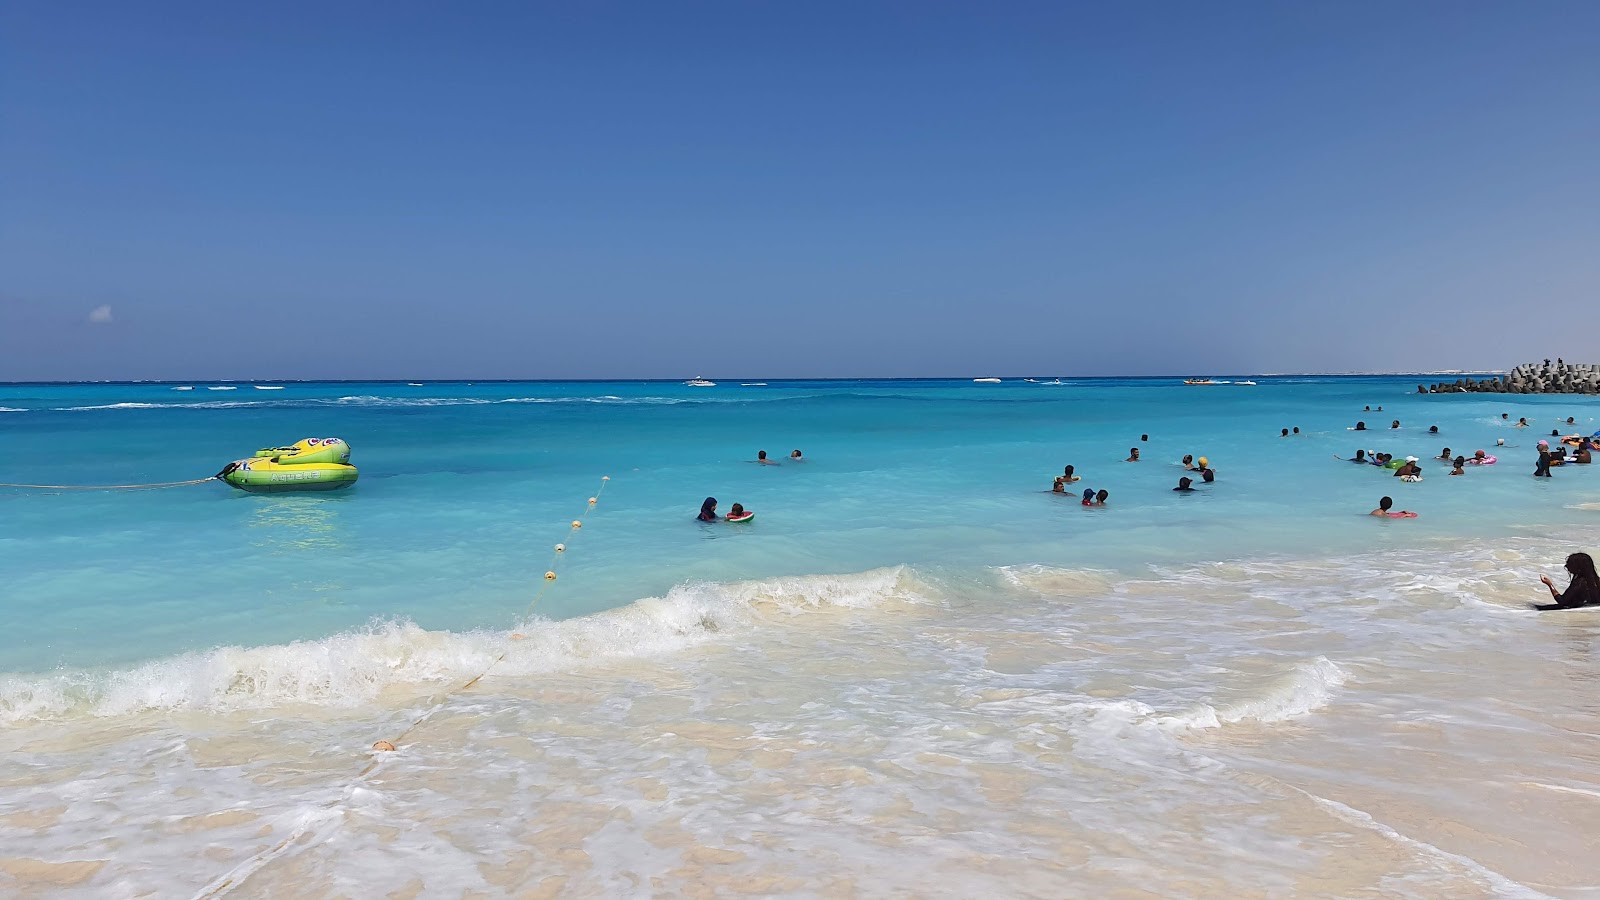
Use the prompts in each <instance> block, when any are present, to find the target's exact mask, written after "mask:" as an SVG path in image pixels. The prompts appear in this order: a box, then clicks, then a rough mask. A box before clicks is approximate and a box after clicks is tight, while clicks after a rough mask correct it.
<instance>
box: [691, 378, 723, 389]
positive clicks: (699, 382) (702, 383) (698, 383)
mask: <svg viewBox="0 0 1600 900" xmlns="http://www.w3.org/2000/svg"><path fill="white" fill-rule="evenodd" d="M684 384H686V385H688V386H689V387H716V386H717V383H716V382H715V381H707V380H706V379H704V378H691V379H689V380H688V381H685V382H684Z"/></svg>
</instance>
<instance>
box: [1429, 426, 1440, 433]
mask: <svg viewBox="0 0 1600 900" xmlns="http://www.w3.org/2000/svg"><path fill="white" fill-rule="evenodd" d="M1428 433H1429V434H1438V433H1439V426H1437V425H1429V426H1428Z"/></svg>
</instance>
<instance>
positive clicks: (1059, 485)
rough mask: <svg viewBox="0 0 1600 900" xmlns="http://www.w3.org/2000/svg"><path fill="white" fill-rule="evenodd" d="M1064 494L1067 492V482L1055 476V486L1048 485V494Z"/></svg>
mask: <svg viewBox="0 0 1600 900" xmlns="http://www.w3.org/2000/svg"><path fill="white" fill-rule="evenodd" d="M1066 492H1067V480H1066V479H1065V478H1062V477H1061V476H1060V475H1057V476H1056V481H1055V484H1052V485H1050V493H1052V494H1065V493H1066Z"/></svg>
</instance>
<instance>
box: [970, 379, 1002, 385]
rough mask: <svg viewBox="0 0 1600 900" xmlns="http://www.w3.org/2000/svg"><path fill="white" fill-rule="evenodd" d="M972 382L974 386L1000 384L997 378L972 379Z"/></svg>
mask: <svg viewBox="0 0 1600 900" xmlns="http://www.w3.org/2000/svg"><path fill="white" fill-rule="evenodd" d="M972 380H973V382H974V383H975V384H999V383H1000V379H998V378H974V379H972Z"/></svg>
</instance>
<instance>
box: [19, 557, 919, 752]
mask: <svg viewBox="0 0 1600 900" xmlns="http://www.w3.org/2000/svg"><path fill="white" fill-rule="evenodd" d="M920 590H921V589H920V588H919V587H918V585H917V583H916V582H915V580H914V579H913V578H912V576H911V575H910V573H909V571H908V570H906V569H903V568H890V569H881V570H875V571H871V572H863V573H859V574H855V575H828V576H796V577H792V578H776V579H768V580H762V581H749V582H734V583H709V582H692V583H688V584H685V585H681V586H679V587H676V588H673V589H672V590H671V591H669V592H667V594H666V595H665V596H663V597H647V598H644V599H641V600H638V601H635V602H634V603H631V604H629V605H627V606H624V607H621V608H618V609H613V610H608V611H606V612H601V613H596V614H594V615H590V616H583V617H580V618H576V619H568V620H564V621H559V622H556V621H550V620H548V619H542V618H535V619H532V620H530V621H528V622H525V623H523V624H522V625H521V626H520V627H519V628H518V629H516V630H515V633H517V634H520V635H522V636H523V637H522V639H513V638H512V634H513V632H497V631H471V632H449V631H427V630H425V629H422V628H420V627H418V626H417V625H415V624H413V623H411V622H409V621H388V622H376V623H373V624H372V625H370V626H368V627H367V628H364V629H361V630H359V631H354V632H345V633H342V634H336V635H333V636H331V637H328V638H324V639H321V640H315V641H296V642H294V643H291V644H286V645H277V646H267V647H249V648H246V647H219V648H216V649H214V650H208V651H205V652H200V653H189V654H184V655H182V656H176V657H170V658H167V659H162V660H157V661H154V662H150V663H146V664H143V665H140V666H136V667H134V668H130V669H122V670H117V671H113V672H109V673H97V672H67V673H56V674H51V675H45V676H19V675H5V676H0V725H9V724H14V723H19V722H23V721H27V720H35V719H43V718H49V717H54V716H62V715H77V714H88V715H94V716H121V715H130V714H133V713H138V712H142V711H145V710H168V709H190V710H212V711H223V710H230V709H256V708H267V707H278V706H289V705H294V704H311V705H320V706H354V705H358V704H361V703H365V702H369V701H371V700H373V699H374V698H376V697H377V696H378V694H379V693H380V692H382V691H383V690H385V689H386V688H390V687H399V686H405V685H427V684H433V683H445V682H449V681H453V680H456V679H466V678H471V677H472V676H474V675H477V674H479V673H481V672H484V671H486V670H488V669H490V668H491V666H492V667H493V671H494V675H496V676H525V675H537V674H540V673H546V672H555V671H565V670H570V669H576V668H581V667H584V666H588V665H594V664H598V663H601V662H605V661H609V660H618V659H626V658H631V657H639V656H648V655H652V654H658V653H670V652H674V651H677V650H681V649H684V648H687V647H691V646H694V645H696V644H700V643H704V642H707V641H713V640H717V639H719V638H721V637H723V636H724V635H727V634H730V633H739V632H746V631H749V630H751V629H754V628H759V627H762V626H763V625H770V624H772V623H773V622H775V621H782V620H786V619H789V618H792V617H798V616H803V615H805V614H806V613H808V612H815V611H818V610H824V609H828V608H834V609H850V608H871V607H876V606H880V605H882V604H885V603H889V602H919V599H920V598H921V596H922V594H921V593H920ZM502 655H503V656H504V658H503V659H500V657H501V656H502ZM497 659H500V661H499V662H498V663H496V660H497Z"/></svg>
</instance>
